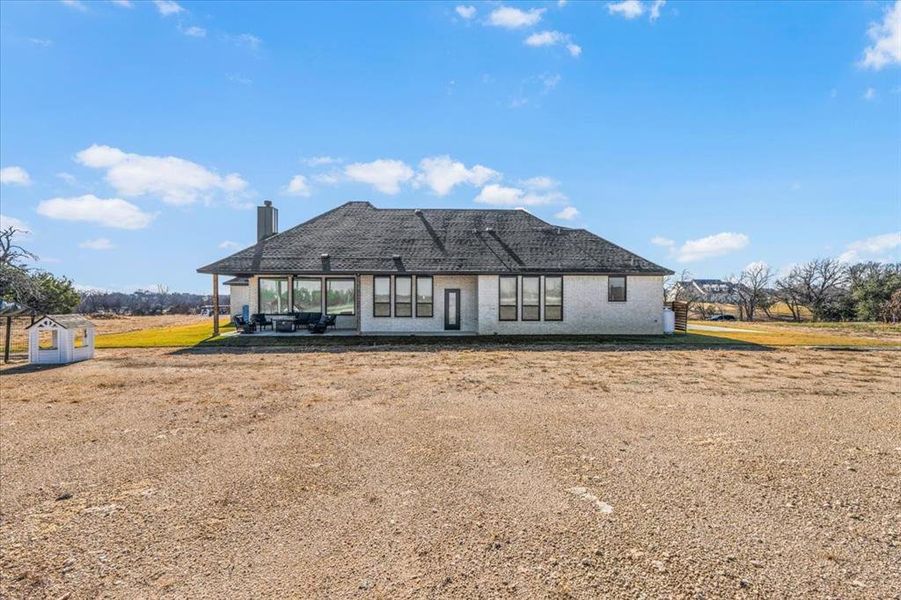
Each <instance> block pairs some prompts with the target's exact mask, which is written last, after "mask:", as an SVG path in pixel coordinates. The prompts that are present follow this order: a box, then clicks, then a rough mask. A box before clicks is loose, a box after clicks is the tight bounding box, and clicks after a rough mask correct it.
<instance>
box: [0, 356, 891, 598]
mask: <svg viewBox="0 0 901 600" xmlns="http://www.w3.org/2000/svg"><path fill="white" fill-rule="evenodd" d="M899 356H901V355H899V354H898V353H895V352H890V351H883V352H855V353H847V352H826V351H814V350H798V349H791V350H778V351H753V352H752V351H745V352H738V351H722V350H719V351H714V350H681V351H673V350H644V351H615V350H614V351H596V350H592V349H581V350H570V351H567V350H561V349H551V348H548V349H541V350H535V351H525V350H521V349H517V348H501V349H493V350H492V349H479V348H472V349H448V348H444V347H441V346H435V347H419V348H415V349H407V350H404V351H366V350H356V349H347V348H332V349H331V351H328V352H317V351H298V352H286V351H283V350H282V351H274V350H266V349H261V348H257V349H249V350H247V351H240V350H237V351H232V352H222V353H217V352H203V353H200V352H197V351H184V350H182V351H171V350H101V351H99V352H98V358H97V359H95V360H93V361H89V362H86V363H80V364H76V365H71V366H67V367H61V368H52V369H50V368H47V369H29V368H27V367H21V366H19V367H13V368H6V369H3V370H2V371H0V378H2V391H3V393H2V400H0V414H2V419H0V433H2V435H0V471H2V479H3V485H2V487H0V510H2V512H0V516H2V520H0V533H2V537H0V543H2V547H0V550H2V553H0V561H2V562H0V595H3V596H6V597H23V596H24V597H59V596H62V595H63V594H66V593H71V594H72V596H71V597H73V598H74V597H93V596H108V597H109V596H112V597H156V596H163V595H171V596H173V597H224V596H228V597H232V598H245V597H247V598H249V597H260V596H294V597H348V596H356V595H361V596H372V597H433V596H442V597H472V596H477V597H497V596H522V597H549V596H550V597H575V598H596V597H636V596H639V595H646V596H649V597H661V596H679V595H684V596H700V595H703V596H705V597H732V596H736V595H739V596H742V595H748V596H759V597H785V596H814V597H827V596H832V597H890V596H892V595H893V594H895V593H896V592H897V590H898V589H901V569H899V568H898V565H899V564H901V563H899V561H898V558H899V543H901V540H899V537H898V535H899V534H898V527H897V515H898V514H899V497H898V493H897V490H898V489H899V471H901V469H899V459H901V419H899V418H898V415H899V414H901V388H899V380H898V375H897V373H898V368H899V366H901V365H899V362H901V361H899ZM580 488H584V491H583V490H582V489H580ZM593 498H597V499H598V500H599V501H600V502H602V503H603V504H598V503H597V502H595V501H594V500H593ZM607 504H609V505H610V506H612V507H613V512H612V513H608V512H606V511H605V509H604V506H605V505H607Z"/></svg>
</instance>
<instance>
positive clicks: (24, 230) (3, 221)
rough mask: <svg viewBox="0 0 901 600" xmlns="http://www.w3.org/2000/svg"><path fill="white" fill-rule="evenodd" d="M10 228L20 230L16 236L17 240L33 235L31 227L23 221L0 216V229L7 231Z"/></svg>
mask: <svg viewBox="0 0 901 600" xmlns="http://www.w3.org/2000/svg"><path fill="white" fill-rule="evenodd" d="M9 227H15V228H16V229H18V232H17V233H16V235H15V237H16V238H20V237H24V236H26V235H28V234H29V233H31V227H29V226H28V224H27V223H25V221H23V220H22V219H17V218H15V217H10V216H8V215H2V214H0V229H7V228H9Z"/></svg>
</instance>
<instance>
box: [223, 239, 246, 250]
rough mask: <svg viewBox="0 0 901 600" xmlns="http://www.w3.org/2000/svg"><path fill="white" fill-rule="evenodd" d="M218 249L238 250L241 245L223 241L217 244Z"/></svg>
mask: <svg viewBox="0 0 901 600" xmlns="http://www.w3.org/2000/svg"><path fill="white" fill-rule="evenodd" d="M219 247H220V248H222V249H223V250H233V249H235V248H240V247H241V244H239V243H238V242H233V241H231V240H225V241H224V242H221V243H220V244H219Z"/></svg>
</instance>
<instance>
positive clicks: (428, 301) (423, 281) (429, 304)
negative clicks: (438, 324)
mask: <svg viewBox="0 0 901 600" xmlns="http://www.w3.org/2000/svg"><path fill="white" fill-rule="evenodd" d="M434 293H435V290H434V289H433V283H432V278H431V277H417V278H416V316H417V317H431V316H432V315H434V314H435V312H434Z"/></svg>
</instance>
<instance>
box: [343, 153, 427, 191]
mask: <svg viewBox="0 0 901 600" xmlns="http://www.w3.org/2000/svg"><path fill="white" fill-rule="evenodd" d="M344 174H345V175H347V177H348V178H350V179H351V180H353V181H359V182H361V183H368V184H369V185H371V186H372V187H374V188H375V189H377V190H378V191H380V192H382V193H383V194H391V195H393V194H396V193H398V192H399V191H400V184H402V183H404V182H407V181H409V180H410V179H412V178H413V169H411V168H410V167H409V165H407V164H406V163H404V162H402V161H399V160H388V159H379V160H374V161H372V162H368V163H353V164H350V165H347V166H346V167H344Z"/></svg>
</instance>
